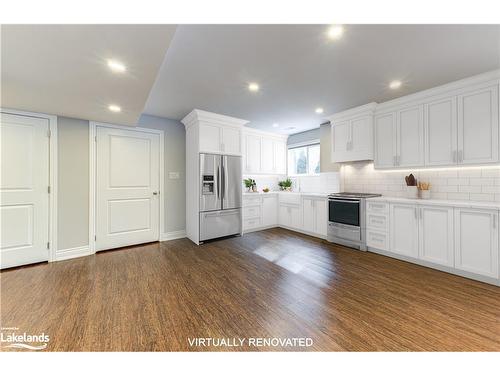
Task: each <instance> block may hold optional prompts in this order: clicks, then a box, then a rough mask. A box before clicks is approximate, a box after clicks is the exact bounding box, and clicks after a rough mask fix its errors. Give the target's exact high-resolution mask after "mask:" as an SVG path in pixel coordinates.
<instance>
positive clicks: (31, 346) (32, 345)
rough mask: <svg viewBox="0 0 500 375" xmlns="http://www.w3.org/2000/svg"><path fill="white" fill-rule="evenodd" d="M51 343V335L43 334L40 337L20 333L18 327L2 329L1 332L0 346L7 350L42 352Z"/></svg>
mask: <svg viewBox="0 0 500 375" xmlns="http://www.w3.org/2000/svg"><path fill="white" fill-rule="evenodd" d="M49 341H50V338H49V335H47V334H45V333H43V332H42V333H41V334H39V335H31V334H28V333H26V332H22V333H20V332H19V328H17V327H12V328H2V330H1V331H0V344H1V345H0V346H2V347H5V348H15V349H28V350H42V349H45V348H47V343H48V342H49Z"/></svg>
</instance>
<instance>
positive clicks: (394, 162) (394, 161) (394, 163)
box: [392, 155, 397, 166]
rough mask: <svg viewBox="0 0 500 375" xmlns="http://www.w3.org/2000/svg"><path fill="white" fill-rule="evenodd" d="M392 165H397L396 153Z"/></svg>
mask: <svg viewBox="0 0 500 375" xmlns="http://www.w3.org/2000/svg"><path fill="white" fill-rule="evenodd" d="M392 165H394V166H396V165H397V164H396V155H394V156H393V157H392Z"/></svg>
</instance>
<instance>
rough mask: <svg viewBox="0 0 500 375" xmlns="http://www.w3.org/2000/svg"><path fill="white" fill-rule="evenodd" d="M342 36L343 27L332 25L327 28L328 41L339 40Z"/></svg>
mask: <svg viewBox="0 0 500 375" xmlns="http://www.w3.org/2000/svg"><path fill="white" fill-rule="evenodd" d="M342 34H344V27H343V26H342V25H333V26H330V27H329V28H328V31H327V35H328V37H329V38H330V39H334V40H335V39H340V38H341V37H342Z"/></svg>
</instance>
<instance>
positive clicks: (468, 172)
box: [458, 169, 482, 177]
mask: <svg viewBox="0 0 500 375" xmlns="http://www.w3.org/2000/svg"><path fill="white" fill-rule="evenodd" d="M481 172H482V170H481V169H464V170H459V171H458V177H481V175H482V173H481Z"/></svg>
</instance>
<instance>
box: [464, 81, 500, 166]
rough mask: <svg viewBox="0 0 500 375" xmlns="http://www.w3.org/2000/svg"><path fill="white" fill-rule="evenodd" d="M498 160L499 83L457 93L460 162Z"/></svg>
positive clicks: (474, 162)
mask: <svg viewBox="0 0 500 375" xmlns="http://www.w3.org/2000/svg"><path fill="white" fill-rule="evenodd" d="M495 161H498V85H495V86H490V87H486V88H483V89H478V90H474V91H471V92H467V93H465V94H462V95H459V96H458V163H459V164H479V163H489V162H495Z"/></svg>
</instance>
